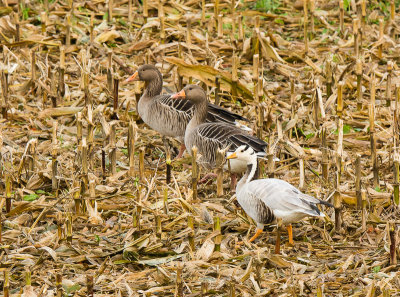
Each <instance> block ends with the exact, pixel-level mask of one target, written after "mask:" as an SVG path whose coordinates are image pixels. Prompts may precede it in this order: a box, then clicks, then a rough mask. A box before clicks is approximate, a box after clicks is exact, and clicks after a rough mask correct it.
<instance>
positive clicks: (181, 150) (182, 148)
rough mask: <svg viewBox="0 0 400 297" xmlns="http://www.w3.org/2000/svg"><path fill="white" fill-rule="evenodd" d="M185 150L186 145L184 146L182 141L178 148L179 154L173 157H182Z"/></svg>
mask: <svg viewBox="0 0 400 297" xmlns="http://www.w3.org/2000/svg"><path fill="white" fill-rule="evenodd" d="M185 150H186V146H185V144H184V143H182V144H181V147H180V148H179V154H178V155H177V156H176V157H175V159H179V158H182V156H183V153H184V152H185Z"/></svg>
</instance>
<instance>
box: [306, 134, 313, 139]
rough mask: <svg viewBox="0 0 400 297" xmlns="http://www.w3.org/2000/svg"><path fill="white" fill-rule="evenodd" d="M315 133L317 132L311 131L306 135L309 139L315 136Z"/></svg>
mask: <svg viewBox="0 0 400 297" xmlns="http://www.w3.org/2000/svg"><path fill="white" fill-rule="evenodd" d="M314 135H315V133H309V134H307V135H306V139H307V140H308V139H310V138H312V137H314Z"/></svg>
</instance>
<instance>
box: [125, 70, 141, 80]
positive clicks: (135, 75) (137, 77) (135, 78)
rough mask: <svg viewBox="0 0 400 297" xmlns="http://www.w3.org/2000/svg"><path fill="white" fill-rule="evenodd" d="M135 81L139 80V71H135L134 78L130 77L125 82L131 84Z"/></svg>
mask: <svg viewBox="0 0 400 297" xmlns="http://www.w3.org/2000/svg"><path fill="white" fill-rule="evenodd" d="M134 80H139V72H137V71H135V73H134V74H132V76H130V77H128V78H127V79H126V80H125V81H126V82H130V81H134Z"/></svg>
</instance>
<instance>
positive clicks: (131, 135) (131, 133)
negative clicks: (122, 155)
mask: <svg viewBox="0 0 400 297" xmlns="http://www.w3.org/2000/svg"><path fill="white" fill-rule="evenodd" d="M136 128H137V126H136V124H135V123H134V122H133V121H130V122H129V128H128V156H129V176H130V177H134V176H135V142H136V138H137V132H136Z"/></svg>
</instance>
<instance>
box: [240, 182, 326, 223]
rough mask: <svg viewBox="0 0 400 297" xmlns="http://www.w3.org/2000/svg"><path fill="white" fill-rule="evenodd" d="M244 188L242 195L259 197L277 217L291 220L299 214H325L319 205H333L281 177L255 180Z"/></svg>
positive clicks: (250, 197) (252, 197)
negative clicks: (300, 189)
mask: <svg viewBox="0 0 400 297" xmlns="http://www.w3.org/2000/svg"><path fill="white" fill-rule="evenodd" d="M244 189H245V191H244V192H243V194H242V195H245V197H247V198H248V199H247V200H249V201H251V200H257V199H258V200H259V201H262V202H263V203H264V205H265V206H266V207H267V208H269V209H270V210H272V211H273V213H274V215H275V216H276V217H278V218H279V217H281V218H283V219H285V218H289V220H290V218H295V217H297V216H323V213H321V212H320V210H319V209H318V207H317V205H318V204H325V205H328V206H332V205H331V204H330V203H327V202H325V201H322V200H319V199H317V198H314V197H312V196H309V195H306V194H303V193H302V192H300V191H299V190H298V189H296V188H295V187H294V186H292V185H291V184H289V183H287V182H285V181H283V180H279V179H260V180H254V181H252V182H250V183H249V184H247V185H246V186H245V187H244V188H243V190H244ZM241 192H242V191H241ZM244 200H246V199H244ZM245 203H253V204H254V202H245ZM258 203H259V202H258ZM243 208H244V207H243ZM253 208H254V207H253Z"/></svg>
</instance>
